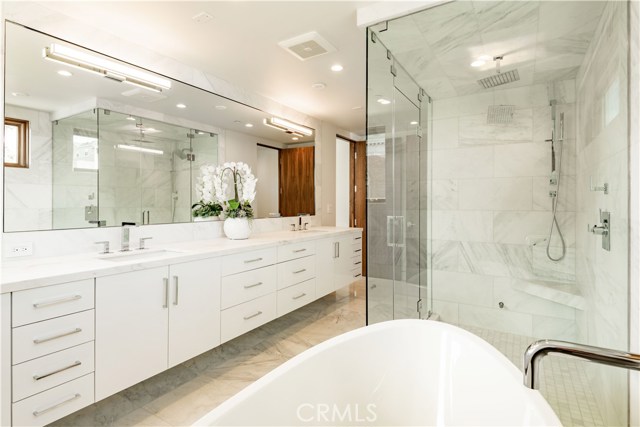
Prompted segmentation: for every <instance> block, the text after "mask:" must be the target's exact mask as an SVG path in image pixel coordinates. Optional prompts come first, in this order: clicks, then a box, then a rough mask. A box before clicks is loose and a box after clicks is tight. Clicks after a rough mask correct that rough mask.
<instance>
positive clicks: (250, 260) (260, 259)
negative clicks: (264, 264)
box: [244, 258, 262, 264]
mask: <svg viewBox="0 0 640 427" xmlns="http://www.w3.org/2000/svg"><path fill="white" fill-rule="evenodd" d="M258 261H262V258H255V259H247V260H245V261H244V263H245V264H249V263H251V262H258Z"/></svg>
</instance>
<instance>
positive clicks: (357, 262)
mask: <svg viewBox="0 0 640 427" xmlns="http://www.w3.org/2000/svg"><path fill="white" fill-rule="evenodd" d="M358 264H362V261H356V262H354V263H353V265H358Z"/></svg>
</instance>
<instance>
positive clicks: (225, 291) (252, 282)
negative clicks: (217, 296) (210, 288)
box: [221, 265, 277, 309]
mask: <svg viewBox="0 0 640 427" xmlns="http://www.w3.org/2000/svg"><path fill="white" fill-rule="evenodd" d="M276 273H277V269H276V266H275V265H271V266H269V267H264V268H258V269H257V270H251V271H245V272H244V273H238V274H233V275H231V276H225V277H223V278H222V304H221V306H222V309H225V308H229V307H232V306H234V305H238V304H240V303H243V302H246V301H249V300H252V299H255V298H258V297H261V296H263V295H266V294H269V293H271V292H275V291H276V277H277V276H276Z"/></svg>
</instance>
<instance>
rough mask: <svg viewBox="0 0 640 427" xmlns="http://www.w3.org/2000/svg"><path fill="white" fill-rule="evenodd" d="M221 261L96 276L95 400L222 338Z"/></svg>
mask: <svg viewBox="0 0 640 427" xmlns="http://www.w3.org/2000/svg"><path fill="white" fill-rule="evenodd" d="M219 325H220V262H219V259H218V258H212V259H205V260H200V261H193V262H187V263H181V264H172V265H170V266H169V267H158V268H151V269H146V270H140V271H135V272H131V273H123V274H116V275H112V276H106V277H99V278H97V279H96V400H100V399H103V398H105V397H107V396H110V395H112V394H114V393H116V392H118V391H120V390H123V389H125V388H127V387H129V386H131V385H133V384H136V383H138V382H140V381H142V380H145V379H147V378H149V377H151V376H153V375H155V374H157V373H159V372H162V371H164V370H166V369H167V368H169V367H171V366H174V365H176V364H178V363H180V362H182V361H185V360H187V359H190V358H192V357H194V356H196V355H198V354H200V353H202V352H204V351H207V350H209V349H211V348H213V347H215V346H216V345H218V344H219V343H220V326H219Z"/></svg>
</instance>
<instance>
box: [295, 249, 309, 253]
mask: <svg viewBox="0 0 640 427" xmlns="http://www.w3.org/2000/svg"><path fill="white" fill-rule="evenodd" d="M306 250H307V248H302V249H296V250H295V251H293V252H295V253H298V252H304V251H306Z"/></svg>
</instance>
